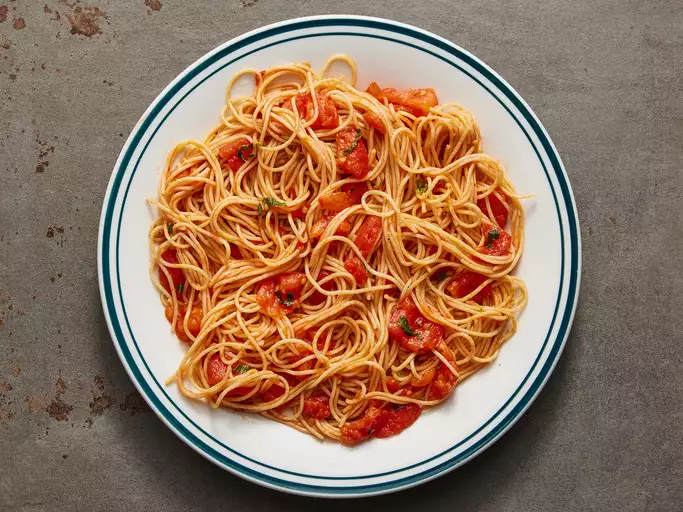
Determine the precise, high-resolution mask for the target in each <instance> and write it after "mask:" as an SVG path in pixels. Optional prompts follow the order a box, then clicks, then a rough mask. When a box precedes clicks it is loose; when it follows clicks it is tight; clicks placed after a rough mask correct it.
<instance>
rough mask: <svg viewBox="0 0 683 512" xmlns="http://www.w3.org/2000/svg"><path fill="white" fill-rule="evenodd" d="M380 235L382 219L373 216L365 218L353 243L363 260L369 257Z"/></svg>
mask: <svg viewBox="0 0 683 512" xmlns="http://www.w3.org/2000/svg"><path fill="white" fill-rule="evenodd" d="M381 234H382V219H381V218H380V217H375V216H374V215H369V216H367V217H366V218H365V220H364V221H363V224H361V226H360V228H358V232H357V233H356V240H355V241H354V243H355V244H356V247H358V249H359V250H360V253H361V254H362V255H363V257H364V258H365V259H368V256H370V253H371V252H372V249H374V247H375V245H376V244H377V241H378V240H379V237H380V235H381Z"/></svg>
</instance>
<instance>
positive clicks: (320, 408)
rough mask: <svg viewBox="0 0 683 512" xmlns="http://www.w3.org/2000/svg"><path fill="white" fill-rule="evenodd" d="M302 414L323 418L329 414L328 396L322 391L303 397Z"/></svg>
mask: <svg viewBox="0 0 683 512" xmlns="http://www.w3.org/2000/svg"><path fill="white" fill-rule="evenodd" d="M303 413H304V416H307V417H309V418H315V419H319V420H324V419H325V418H328V417H329V416H330V414H331V413H330V397H328V396H327V395H326V394H325V393H323V392H318V393H314V394H312V395H311V396H309V397H308V398H304V410H303Z"/></svg>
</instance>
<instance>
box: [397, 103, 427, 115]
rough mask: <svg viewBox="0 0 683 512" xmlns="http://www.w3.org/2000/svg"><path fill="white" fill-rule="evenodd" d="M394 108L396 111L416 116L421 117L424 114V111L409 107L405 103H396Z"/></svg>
mask: <svg viewBox="0 0 683 512" xmlns="http://www.w3.org/2000/svg"><path fill="white" fill-rule="evenodd" d="M394 110H396V112H406V113H408V114H411V115H413V116H415V117H420V116H421V115H422V113H421V112H420V111H419V110H418V109H416V108H412V107H407V106H405V105H394Z"/></svg>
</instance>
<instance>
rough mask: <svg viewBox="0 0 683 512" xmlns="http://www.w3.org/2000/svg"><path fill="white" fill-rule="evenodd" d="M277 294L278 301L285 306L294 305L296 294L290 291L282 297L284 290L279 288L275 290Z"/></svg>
mask: <svg viewBox="0 0 683 512" xmlns="http://www.w3.org/2000/svg"><path fill="white" fill-rule="evenodd" d="M275 296H276V297H277V300H278V302H279V303H280V304H282V305H283V306H287V307H289V306H293V305H294V295H292V294H291V293H289V292H288V293H287V295H286V296H285V298H284V299H283V298H282V292H281V291H280V290H277V291H276V292H275Z"/></svg>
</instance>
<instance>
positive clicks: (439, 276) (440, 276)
mask: <svg viewBox="0 0 683 512" xmlns="http://www.w3.org/2000/svg"><path fill="white" fill-rule="evenodd" d="M447 275H448V274H446V272H445V271H444V270H442V271H441V272H437V273H436V274H434V279H436V282H437V283H440V282H441V281H443V280H444V279H446V276H447Z"/></svg>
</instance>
